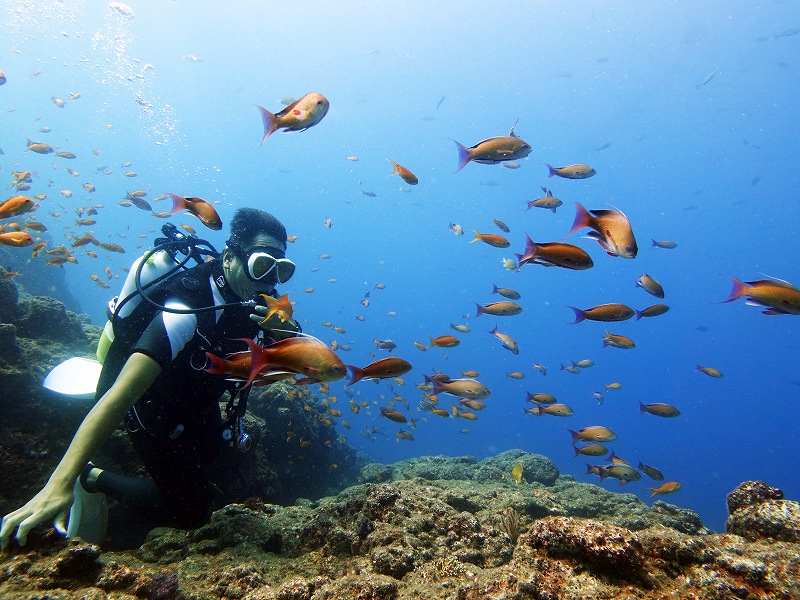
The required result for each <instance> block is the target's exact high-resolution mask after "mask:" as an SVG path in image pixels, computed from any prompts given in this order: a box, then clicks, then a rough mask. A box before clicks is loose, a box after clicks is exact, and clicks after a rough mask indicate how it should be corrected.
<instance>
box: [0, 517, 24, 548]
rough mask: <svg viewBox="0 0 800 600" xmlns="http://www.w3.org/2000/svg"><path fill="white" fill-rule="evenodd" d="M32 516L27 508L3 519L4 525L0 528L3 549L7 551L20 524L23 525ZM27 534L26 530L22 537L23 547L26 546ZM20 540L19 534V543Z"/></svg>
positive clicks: (0, 542)
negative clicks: (12, 535) (9, 542)
mask: <svg viewBox="0 0 800 600" xmlns="http://www.w3.org/2000/svg"><path fill="white" fill-rule="evenodd" d="M30 514H31V513H30V511H28V510H26V509H25V507H22V508H19V509H17V510H15V511H14V512H12V513H9V514H7V515H6V516H5V517H3V524H2V526H0V545H2V549H5V548H6V546H8V541H9V540H10V539H11V534H12V533H14V530H15V529H16V528H17V526H18V525H19V524H20V523H23V522H24V521H25V519H26V518H30ZM31 527H32V526H31ZM27 533H28V532H27V530H25V535H23V536H22V541H21V542H20V545H21V546H22V545H25V538H26V537H27ZM19 539H20V538H19V533H17V541H19Z"/></svg>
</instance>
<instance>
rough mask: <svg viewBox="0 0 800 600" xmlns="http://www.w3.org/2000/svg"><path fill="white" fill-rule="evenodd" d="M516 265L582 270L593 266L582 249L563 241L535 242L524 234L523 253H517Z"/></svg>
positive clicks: (590, 259)
mask: <svg viewBox="0 0 800 600" xmlns="http://www.w3.org/2000/svg"><path fill="white" fill-rule="evenodd" d="M516 256H517V266H518V267H521V266H522V265H525V264H529V263H530V264H537V265H543V266H545V267H563V268H565V269H573V270H576V271H583V270H586V269H591V268H592V267H593V266H594V262H593V261H592V258H591V257H590V256H589V255H588V254H587V253H586V252H585V251H584V250H583V249H582V248H578V247H577V246H573V245H572V244H565V243H563V242H544V243H541V244H537V243H536V242H534V241H533V240H532V239H531V238H530V236H528V234H527V233H526V234H525V253H524V254H517V255H516Z"/></svg>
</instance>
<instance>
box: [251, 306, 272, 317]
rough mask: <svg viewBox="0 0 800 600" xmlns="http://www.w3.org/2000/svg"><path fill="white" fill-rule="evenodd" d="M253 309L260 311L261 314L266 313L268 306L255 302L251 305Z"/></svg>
mask: <svg viewBox="0 0 800 600" xmlns="http://www.w3.org/2000/svg"><path fill="white" fill-rule="evenodd" d="M253 310H254V311H256V312H257V313H261V314H262V315H266V314H267V311H268V310H269V308H268V307H266V306H263V305H262V304H256V305H255V306H254V307H253Z"/></svg>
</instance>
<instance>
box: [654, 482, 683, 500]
mask: <svg viewBox="0 0 800 600" xmlns="http://www.w3.org/2000/svg"><path fill="white" fill-rule="evenodd" d="M647 489H648V490H650V492H651V494H650V497H651V498H652V497H653V496H658V495H659V494H674V493H675V492H677V491H678V490H679V489H681V484H680V483H678V482H677V481H668V482H667V483H663V484H661V485H660V486H658V487H655V488H647Z"/></svg>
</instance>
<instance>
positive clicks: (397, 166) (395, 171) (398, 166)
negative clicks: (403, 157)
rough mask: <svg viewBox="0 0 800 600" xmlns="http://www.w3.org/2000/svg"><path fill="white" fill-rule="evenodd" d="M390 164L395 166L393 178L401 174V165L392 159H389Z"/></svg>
mask: <svg viewBox="0 0 800 600" xmlns="http://www.w3.org/2000/svg"><path fill="white" fill-rule="evenodd" d="M386 160H388V161H389V162H390V163H392V164H393V165H394V171H392V176H394V175H397V174H398V173H399V172H400V165H398V164H397V163H396V162H394V161H393V160H392V159H391V158H387V159H386Z"/></svg>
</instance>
